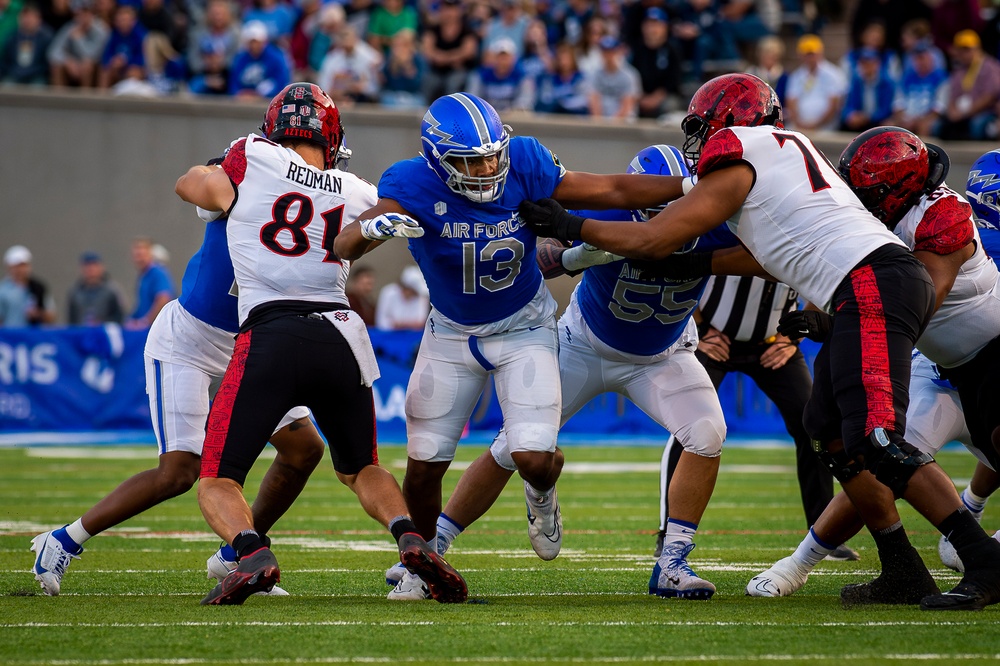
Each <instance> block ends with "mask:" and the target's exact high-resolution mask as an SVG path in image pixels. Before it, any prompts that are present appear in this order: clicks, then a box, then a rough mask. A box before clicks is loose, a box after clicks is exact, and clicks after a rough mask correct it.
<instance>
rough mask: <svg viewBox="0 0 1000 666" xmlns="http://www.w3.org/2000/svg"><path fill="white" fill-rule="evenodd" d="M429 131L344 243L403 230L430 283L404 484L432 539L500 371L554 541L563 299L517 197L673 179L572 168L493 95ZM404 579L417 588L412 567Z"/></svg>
mask: <svg viewBox="0 0 1000 666" xmlns="http://www.w3.org/2000/svg"><path fill="white" fill-rule="evenodd" d="M421 143H422V144H423V154H422V155H420V156H418V157H415V158H413V159H410V160H403V161H401V162H397V163H396V164H394V165H392V166H391V167H389V169H388V170H386V172H385V173H383V174H382V177H381V179H380V180H379V187H378V190H379V191H378V193H379V202H378V205H377V206H375V207H373V208H372V209H371V210H369V211H367V212H365V213H364V214H363V215H362V216H361V222H360V223H359V224H357V225H353V226H350V227H347V228H345V229H344V231H343V232H342V233H341V234H340V235H339V236H337V240H336V243H335V248H336V251H337V254H338V255H339V256H341V257H343V258H345V259H356V258H357V257H360V256H361V255H362V254H364V253H365V252H368V251H370V250H372V249H374V248H375V247H377V246H378V245H380V244H381V243H382V242H384V241H386V240H389V239H391V238H393V237H395V236H402V237H407V238H408V239H409V247H410V252H411V254H412V255H413V257H414V259H415V260H416V262H417V264H418V265H419V266H420V269H421V271H422V272H423V275H424V278H425V279H426V281H427V287H428V290H429V292H430V301H431V306H432V308H431V313H430V316H429V317H428V320H427V327H426V328H425V329H424V336H423V339H422V340H421V343H420V349H419V351H418V353H417V359H416V362H415V365H414V369H413V372H412V374H411V375H410V381H409V384H408V386H407V391H406V435H407V448H406V450H407V458H408V460H407V469H406V477H405V478H404V480H403V494H404V495H405V497H406V502H407V505H408V506H409V507H410V511H411V512H412V513H413V518H414V522H415V523H416V524H417V527H418V528H419V529H420V533H421V534H422V535H424V537H425V538H427V539H429V540H433V539H434V538H435V536H436V527H435V525H436V521H437V518H438V514H439V513H440V512H441V480H442V478H443V477H444V474H445V472H446V471H447V469H448V466H449V465H450V464H451V461H452V459H453V458H454V456H455V449H456V447H457V445H458V439H459V437H460V436H461V433H462V430H463V428H464V427H465V424H466V423H468V420H469V417H470V416H471V415H472V410H473V409H474V407H475V405H476V401H477V400H478V399H479V396H480V394H481V393H482V390H483V387H484V386H485V385H486V381H487V379H488V378H489V377H490V376H491V375H492V376H493V379H494V383H495V385H496V390H497V396H498V399H499V402H500V406H501V409H502V411H503V415H504V428H505V430H506V433H507V437H508V442H509V445H510V450H511V456H512V460H513V461H514V463H515V464H516V465H517V469H518V472H519V473H520V475H521V477H522V478H523V479H524V481H525V501H526V502H527V504H528V509H529V528H528V535H529V538H530V539H531V540H532V545H533V546H535V547H536V550H537V549H538V548H539V547H546V546H544V544H543V545H542V546H539V545H538V544H539V541H540V540H546V539H550V538H551V539H559V538H561V528H560V527H559V510H558V499H557V496H556V491H555V482H556V479H558V477H559V472H560V470H561V467H562V463H561V457H560V456H557V454H556V433H557V431H558V429H559V418H560V412H561V404H560V396H561V391H560V385H559V362H558V340H557V333H556V321H555V310H556V304H555V300H554V299H553V298H552V296H551V295H550V294H549V291H548V288H547V287H546V286H545V284H544V282H543V280H542V274H541V271H539V269H538V266H537V264H536V263H535V243H536V240H537V237H536V236H535V234H534V233H533V232H531V231H530V230H529V229H527V228H525V227H524V225H522V224H521V223H520V220H519V219H518V216H517V206H518V204H519V203H520V202H521V201H523V200H525V199H535V198H539V197H545V196H552V197H556V198H557V199H559V200H560V201H563V202H564V203H566V204H567V205H571V206H580V207H586V208H639V209H641V208H648V207H650V206H655V205H659V204H660V203H662V197H661V195H663V194H665V193H666V192H665V191H664V190H665V188H663V187H662V186H661V181H664V180H666V178H664V177H662V176H653V175H631V176H629V175H626V174H615V175H599V174H590V173H582V172H574V171H567V170H566V168H565V167H563V165H562V164H561V163H560V162H559V159H558V158H557V157H556V156H555V155H554V154H553V153H552V152H551V151H550V150H548V149H547V148H545V147H544V146H543V145H542V144H541V143H539V142H538V141H537V140H536V139H534V138H532V137H521V136H511V134H510V128H509V127H507V126H506V125H504V124H503V122H502V121H501V120H500V116H499V115H498V114H497V112H496V110H495V109H494V108H493V107H492V106H490V105H489V104H488V103H486V102H485V101H484V100H482V99H480V98H478V97H476V96H475V95H470V94H467V93H455V94H452V95H446V96H444V97H441V98H439V99H437V100H435V101H434V103H432V104H431V106H430V107H429V108H428V110H427V112H426V113H425V114H424V118H423V121H422V123H421ZM400 586H409V587H411V588H413V589H415V590H416V592H417V594H418V595H419V593H420V590H419V587H418V584H417V583H416V582H415V581H413V580H411V579H408V578H407V577H404V578H403V579H402V580H401V581H400V584H399V586H397V588H399V587H400ZM397 591H398V592H400V593H401V592H402V591H403V590H402V588H400V589H398V590H397Z"/></svg>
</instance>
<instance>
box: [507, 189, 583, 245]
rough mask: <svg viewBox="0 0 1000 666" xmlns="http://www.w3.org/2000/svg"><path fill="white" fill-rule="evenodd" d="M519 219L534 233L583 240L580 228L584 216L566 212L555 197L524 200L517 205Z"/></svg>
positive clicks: (566, 239)
mask: <svg viewBox="0 0 1000 666" xmlns="http://www.w3.org/2000/svg"><path fill="white" fill-rule="evenodd" d="M517 214H518V216H519V217H520V218H521V221H522V222H524V224H526V225H527V227H528V228H529V229H531V230H532V231H533V232H535V234H536V235H538V236H542V237H543V238H558V239H559V240H562V241H575V240H583V239H582V238H580V230H581V229H582V227H583V220H584V218H582V217H580V216H579V215H573V214H571V213H567V212H566V210H565V209H564V208H563V207H562V206H560V205H559V202H558V201H556V200H555V199H539V200H538V201H528V200H524V201H522V202H521V204H520V205H519V206H518V207H517Z"/></svg>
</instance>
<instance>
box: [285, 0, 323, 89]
mask: <svg viewBox="0 0 1000 666" xmlns="http://www.w3.org/2000/svg"><path fill="white" fill-rule="evenodd" d="M296 4H297V5H298V8H299V14H298V18H297V19H296V21H295V27H294V28H292V37H291V40H290V41H289V45H288V51H289V53H291V56H292V71H293V74H292V77H293V78H294V79H295V80H296V81H314V80H315V79H316V76H315V71H313V70H312V68H311V67H310V66H309V49H310V47H311V46H312V40H313V37H315V35H316V32H317V31H318V28H319V12H320V7H321V3H320V0H296Z"/></svg>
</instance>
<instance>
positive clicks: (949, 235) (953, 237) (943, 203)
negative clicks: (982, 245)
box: [913, 189, 975, 255]
mask: <svg viewBox="0 0 1000 666" xmlns="http://www.w3.org/2000/svg"><path fill="white" fill-rule="evenodd" d="M938 193H943V196H941V197H940V198H939V199H937V200H936V201H933V203H931V204H930V206H928V208H927V210H925V211H924V214H923V217H921V219H920V222H919V223H918V224H917V229H916V233H915V234H914V237H913V249H914V251H916V250H923V251H925V252H933V253H934V254H940V255H946V254H951V253H953V252H958V251H959V250H961V249H962V248H963V247H965V246H966V245H968V244H969V243H971V242H972V241H973V240H975V224H974V223H973V221H972V206H970V205H969V204H967V203H966V202H964V201H962V200H961V199H960V198H958V197H957V196H954V195H953V194H952V193H950V191H947V190H945V191H942V190H941V189H938V190H936V191H935V194H938Z"/></svg>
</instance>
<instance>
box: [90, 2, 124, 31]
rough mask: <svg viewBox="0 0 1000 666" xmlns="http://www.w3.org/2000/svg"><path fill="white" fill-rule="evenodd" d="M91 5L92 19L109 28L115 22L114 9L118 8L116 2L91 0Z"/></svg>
mask: <svg viewBox="0 0 1000 666" xmlns="http://www.w3.org/2000/svg"><path fill="white" fill-rule="evenodd" d="M93 3H94V18H97V19H99V20H100V21H101V22H102V23H104V25H106V26H109V27H110V26H111V24H113V23H114V22H115V9H117V8H118V3H117V2H116V0H93Z"/></svg>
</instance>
